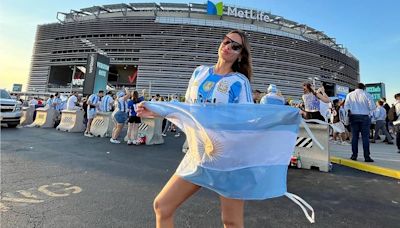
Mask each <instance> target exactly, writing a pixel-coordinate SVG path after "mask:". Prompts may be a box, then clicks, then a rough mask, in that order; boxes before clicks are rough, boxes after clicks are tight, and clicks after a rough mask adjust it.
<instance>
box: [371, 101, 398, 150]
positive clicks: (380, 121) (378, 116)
mask: <svg viewBox="0 0 400 228" xmlns="http://www.w3.org/2000/svg"><path fill="white" fill-rule="evenodd" d="M376 106H377V107H376V109H375V110H374V111H373V112H372V115H373V118H374V119H375V136H374V138H373V139H372V140H371V143H375V141H376V140H377V139H378V135H379V130H382V132H383V134H385V136H386V139H387V144H393V142H392V140H393V138H392V136H391V135H390V134H389V132H388V130H387V129H386V110H385V108H384V107H383V101H381V100H379V101H377V102H376Z"/></svg>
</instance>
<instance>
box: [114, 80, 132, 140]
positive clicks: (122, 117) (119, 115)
mask: <svg viewBox="0 0 400 228" xmlns="http://www.w3.org/2000/svg"><path fill="white" fill-rule="evenodd" d="M128 98H129V90H128V89H127V88H125V93H124V92H119V93H118V99H117V100H115V105H114V106H115V110H114V112H113V114H112V116H113V120H114V123H115V126H114V129H113V131H112V136H111V138H110V142H111V143H121V142H120V141H119V140H117V139H118V136H119V134H120V133H121V130H122V128H123V127H124V124H125V122H126V120H127V119H128V113H127V112H128V104H127V100H128Z"/></svg>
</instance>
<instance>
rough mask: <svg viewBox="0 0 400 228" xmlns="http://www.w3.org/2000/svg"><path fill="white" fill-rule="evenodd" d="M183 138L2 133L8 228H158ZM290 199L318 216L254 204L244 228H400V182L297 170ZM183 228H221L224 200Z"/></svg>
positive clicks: (348, 172)
mask: <svg viewBox="0 0 400 228" xmlns="http://www.w3.org/2000/svg"><path fill="white" fill-rule="evenodd" d="M183 141H184V137H179V138H175V137H173V135H172V134H171V135H169V136H167V137H166V140H165V143H164V144H163V145H156V146H144V145H142V146H128V145H126V144H120V145H115V144H111V143H110V142H109V141H108V138H107V139H105V138H87V137H84V136H83V134H80V133H65V132H59V131H56V130H55V129H39V128H19V129H18V128H17V129H8V128H2V129H1V163H0V165H1V168H0V170H1V182H0V183H1V201H0V211H1V212H0V213H1V221H0V226H1V227H4V228H6V227H10V228H11V227H74V228H76V227H155V217H154V213H153V209H152V202H153V199H154V197H155V196H156V195H157V193H158V192H159V191H160V190H161V188H162V187H163V185H164V184H165V183H166V181H167V180H168V178H169V177H170V176H171V175H172V174H173V172H174V170H175V169H176V167H177V166H178V164H179V162H180V160H181V159H182V157H183V155H184V154H183V153H182V152H181V150H180V149H181V145H182V144H183ZM288 191H289V192H291V193H294V194H297V195H299V196H300V197H302V198H303V199H304V200H306V201H307V202H308V203H309V204H310V205H311V206H312V207H313V208H314V210H315V216H316V217H315V218H316V219H315V220H316V222H315V224H310V223H309V222H308V220H307V219H306V218H305V216H304V214H303V212H302V211H301V209H300V208H299V207H298V206H297V205H296V204H295V203H293V202H292V201H290V200H289V199H287V198H285V197H279V198H275V199H269V200H263V201H247V202H246V205H245V226H246V227H257V228H258V227H399V224H400V181H399V180H396V179H393V178H388V177H383V176H379V175H375V174H371V173H366V172H362V171H359V170H355V169H351V168H348V167H344V166H340V165H336V164H334V166H333V170H332V172H330V173H323V172H319V171H317V170H303V169H294V168H290V169H289V171H288ZM175 224H176V227H201V228H203V227H222V224H221V221H220V210H219V200H218V195H217V194H215V193H214V192H212V191H210V190H207V189H202V190H201V191H199V192H198V193H197V194H196V195H194V196H193V197H191V198H190V199H189V200H188V201H187V202H185V203H184V204H183V205H182V206H181V208H180V209H179V210H178V211H177V213H176V216H175Z"/></svg>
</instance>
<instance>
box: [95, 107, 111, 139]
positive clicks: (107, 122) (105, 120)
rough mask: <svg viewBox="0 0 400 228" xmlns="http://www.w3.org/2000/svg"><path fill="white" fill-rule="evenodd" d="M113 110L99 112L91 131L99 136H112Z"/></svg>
mask: <svg viewBox="0 0 400 228" xmlns="http://www.w3.org/2000/svg"><path fill="white" fill-rule="evenodd" d="M111 114H112V112H97V114H96V116H95V117H94V118H93V121H92V125H91V126H90V133H92V134H93V135H94V136H97V137H111V135H112V131H113V128H114V121H113V120H112V116H111Z"/></svg>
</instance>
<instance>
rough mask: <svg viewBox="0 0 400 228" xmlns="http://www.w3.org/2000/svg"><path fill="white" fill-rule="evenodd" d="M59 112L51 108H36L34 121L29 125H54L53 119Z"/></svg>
mask: <svg viewBox="0 0 400 228" xmlns="http://www.w3.org/2000/svg"><path fill="white" fill-rule="evenodd" d="M58 115H59V112H58V111H57V110H54V109H52V108H47V107H45V108H37V109H36V118H35V121H34V122H33V123H32V124H30V125H29V126H30V127H32V126H33V127H41V128H50V127H54V124H55V121H56V118H57V116H58Z"/></svg>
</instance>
